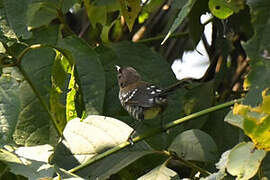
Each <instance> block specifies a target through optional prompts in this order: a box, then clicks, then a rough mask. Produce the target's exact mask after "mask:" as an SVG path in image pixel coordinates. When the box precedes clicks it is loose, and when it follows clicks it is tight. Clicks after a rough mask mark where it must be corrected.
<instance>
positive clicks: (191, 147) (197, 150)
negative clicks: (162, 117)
mask: <svg viewBox="0 0 270 180" xmlns="http://www.w3.org/2000/svg"><path fill="white" fill-rule="evenodd" d="M169 150H170V151H173V152H176V154H177V155H178V156H179V157H181V158H184V159H185V160H191V161H201V162H215V160H216V159H217V155H218V153H217V146H216V143H215V142H214V140H213V139H212V138H211V136H209V135H208V134H206V133H205V132H203V131H201V130H198V129H192V130H187V131H184V132H183V133H181V134H179V135H178V136H177V137H176V138H175V139H174V141H173V142H172V144H171V145H170V147H169Z"/></svg>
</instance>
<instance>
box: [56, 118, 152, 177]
mask: <svg viewBox="0 0 270 180" xmlns="http://www.w3.org/2000/svg"><path fill="white" fill-rule="evenodd" d="M131 131H132V129H131V128H130V127H129V126H127V125H126V124H124V123H123V122H121V121H119V120H117V119H113V118H110V117H105V116H97V115H92V116H88V117H87V118H86V119H84V120H83V121H81V120H80V119H78V118H77V119H73V120H71V121H69V122H68V124H67V125H66V127H65V130H64V134H63V135H64V140H63V141H62V142H61V143H60V144H58V145H57V147H56V150H55V153H54V156H53V158H52V163H56V164H57V165H58V166H60V167H62V168H65V169H67V170H68V169H71V168H73V167H75V166H77V165H79V164H82V163H85V162H87V161H88V160H90V159H91V158H93V157H95V155H97V154H100V153H102V152H104V151H106V150H108V149H110V148H112V147H114V146H117V145H118V144H120V143H122V142H124V141H126V140H127V139H128V136H129V135H130V133H131ZM149 153H153V151H152V149H151V148H150V147H149V146H148V145H147V144H145V143H144V142H141V143H137V144H136V145H134V146H133V147H132V148H130V149H126V150H122V151H120V152H118V153H115V154H113V155H110V156H108V157H106V158H104V159H102V160H100V161H98V162H96V163H94V164H92V165H90V166H87V167H85V168H84V169H82V170H81V171H79V172H78V173H79V174H80V175H82V176H83V177H89V176H91V177H95V178H99V179H106V178H108V177H110V175H112V174H114V173H116V172H118V171H119V170H120V169H122V168H123V167H125V166H127V165H129V164H130V163H132V162H133V161H135V160H137V159H139V158H140V157H142V156H144V155H147V154H149Z"/></svg>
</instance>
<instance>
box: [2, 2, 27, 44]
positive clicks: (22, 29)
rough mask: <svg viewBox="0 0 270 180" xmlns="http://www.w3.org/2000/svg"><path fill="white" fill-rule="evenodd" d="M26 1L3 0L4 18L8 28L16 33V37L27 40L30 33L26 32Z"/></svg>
mask: <svg viewBox="0 0 270 180" xmlns="http://www.w3.org/2000/svg"><path fill="white" fill-rule="evenodd" d="M29 3H30V2H29V1H28V0H3V4H4V7H5V12H6V17H7V20H8V23H9V25H10V27H11V28H12V29H13V31H14V32H15V33H16V35H17V37H23V38H24V39H28V38H30V37H31V32H29V31H28V30H27V18H26V13H27V7H28V4H29Z"/></svg>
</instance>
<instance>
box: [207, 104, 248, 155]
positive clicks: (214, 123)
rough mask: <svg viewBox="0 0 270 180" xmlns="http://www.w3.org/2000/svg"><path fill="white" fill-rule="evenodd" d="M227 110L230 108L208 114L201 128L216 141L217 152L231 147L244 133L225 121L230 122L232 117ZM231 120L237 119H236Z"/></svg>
mask: <svg viewBox="0 0 270 180" xmlns="http://www.w3.org/2000/svg"><path fill="white" fill-rule="evenodd" d="M229 110H230V108H226V109H222V110H219V111H216V112H213V113H211V114H209V116H208V117H209V118H208V120H207V122H206V123H205V125H204V127H203V130H204V131H205V132H207V133H208V134H209V135H210V136H211V137H212V138H213V139H214V141H215V142H216V143H217V146H218V150H219V153H222V152H224V151H226V150H228V149H231V148H232V147H233V146H234V145H235V144H237V143H239V141H240V140H241V137H242V136H243V134H244V133H241V131H240V130H239V129H238V128H237V127H234V126H231V125H230V124H228V123H226V122H228V121H230V123H232V122H231V121H232V120H231V119H232V117H231V116H233V117H234V115H233V114H232V113H228V112H229ZM231 114H232V115H231ZM226 115H227V116H226ZM224 118H225V120H224ZM233 120H234V121H237V120H238V119H237V118H235V119H233ZM224 121H225V122H224ZM233 125H234V124H233Z"/></svg>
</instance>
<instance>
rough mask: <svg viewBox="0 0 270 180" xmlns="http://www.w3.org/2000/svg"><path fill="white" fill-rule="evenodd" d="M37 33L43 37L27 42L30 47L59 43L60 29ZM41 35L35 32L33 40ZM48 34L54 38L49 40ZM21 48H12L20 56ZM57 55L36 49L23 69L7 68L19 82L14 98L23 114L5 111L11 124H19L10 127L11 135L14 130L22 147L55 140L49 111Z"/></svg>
mask: <svg viewBox="0 0 270 180" xmlns="http://www.w3.org/2000/svg"><path fill="white" fill-rule="evenodd" d="M37 34H39V36H38V38H34V39H29V40H28V41H27V42H28V43H29V44H33V43H38V42H48V43H51V44H53V43H55V42H56V38H57V28H55V27H53V28H48V29H46V28H45V29H40V30H39V31H38V32H37ZM37 34H36V32H34V33H33V37H37ZM48 35H50V38H48V37H47V36H48ZM15 45H16V44H15ZM17 47H18V46H14V47H13V49H12V51H15V53H14V54H15V55H16V54H18V52H17V51H19V52H20V48H17ZM54 56H55V53H54V51H53V50H52V49H50V48H44V49H36V50H32V51H30V52H28V53H27V54H25V55H24V56H23V59H22V61H21V65H20V68H19V69H18V68H9V69H8V68H4V70H3V71H4V73H5V74H10V76H11V77H12V78H13V79H16V81H17V82H18V83H19V84H18V88H17V89H16V94H14V95H13V97H12V98H16V99H17V98H18V100H19V102H18V103H16V106H17V110H19V111H17V112H16V111H14V112H9V111H5V110H3V111H5V112H4V114H5V116H4V118H6V119H7V122H9V123H11V122H13V123H15V124H13V127H10V132H12V131H14V132H13V134H12V137H13V140H14V141H15V143H17V144H19V145H35V144H44V143H49V142H50V141H49V140H50V138H51V139H53V138H55V136H54V135H53V134H55V130H54V129H50V128H51V124H50V121H51V116H50V113H49V111H48V107H49V105H48V103H49V92H50V87H51V77H50V75H51V69H52V63H53V60H54ZM17 74H21V75H20V76H18V75H17ZM3 78H4V77H3ZM14 90H15V89H14ZM10 98H11V97H10ZM1 111H2V109H1ZM7 112H8V113H7ZM1 113H3V112H1ZM11 115H12V116H11ZM11 117H13V118H15V117H16V118H17V119H12V118H11ZM3 122H4V121H3ZM6 125H8V124H6ZM54 141H56V139H54ZM51 143H52V142H51Z"/></svg>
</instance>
